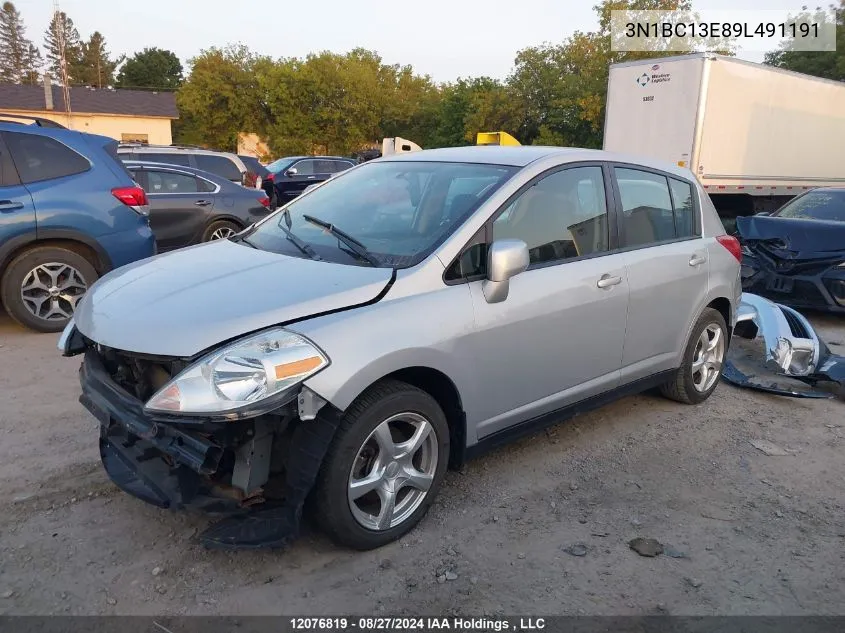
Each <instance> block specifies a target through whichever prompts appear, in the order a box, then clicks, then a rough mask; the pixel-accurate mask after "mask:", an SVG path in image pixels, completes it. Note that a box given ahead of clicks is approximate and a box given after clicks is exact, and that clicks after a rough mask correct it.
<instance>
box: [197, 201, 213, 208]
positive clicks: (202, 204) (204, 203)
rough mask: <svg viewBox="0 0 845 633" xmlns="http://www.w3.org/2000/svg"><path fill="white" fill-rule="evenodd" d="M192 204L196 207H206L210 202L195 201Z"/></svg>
mask: <svg viewBox="0 0 845 633" xmlns="http://www.w3.org/2000/svg"><path fill="white" fill-rule="evenodd" d="M194 204H195V205H197V206H198V207H207V206H208V205H210V204H211V200H197V201H196V202H194Z"/></svg>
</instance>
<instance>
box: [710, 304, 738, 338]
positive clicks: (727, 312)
mask: <svg viewBox="0 0 845 633" xmlns="http://www.w3.org/2000/svg"><path fill="white" fill-rule="evenodd" d="M707 307H708V308H713V309H714V310H718V311H719V314H721V315H722V318H724V319H725V325H727V326H728V337H729V338H730V336H731V335H732V334H733V327H732V326H731V321H732V320H733V319H731V302H730V301H728V300H727V299H725V298H724V297H719V298H718V299H713V301H711V302H710V303H708V304H707Z"/></svg>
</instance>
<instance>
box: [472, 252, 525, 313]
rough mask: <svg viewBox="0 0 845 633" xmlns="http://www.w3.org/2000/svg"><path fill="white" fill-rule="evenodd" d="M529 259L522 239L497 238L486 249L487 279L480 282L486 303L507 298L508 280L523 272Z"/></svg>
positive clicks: (497, 301)
mask: <svg viewBox="0 0 845 633" xmlns="http://www.w3.org/2000/svg"><path fill="white" fill-rule="evenodd" d="M529 262H530V260H529V258H528V245H527V244H526V243H525V242H523V241H522V240H497V241H495V242H493V244H491V245H490V250H489V251H487V279H485V280H484V281H483V282H482V284H481V290H482V291H483V292H484V298H485V299H486V300H487V303H499V302H501V301H504V300H505V299H507V298H508V290H509V289H510V280H511V278H513V277H516V276H517V275H518V274H520V273H522V272H525V269H526V268H528V264H529Z"/></svg>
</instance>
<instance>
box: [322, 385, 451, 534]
mask: <svg viewBox="0 0 845 633" xmlns="http://www.w3.org/2000/svg"><path fill="white" fill-rule="evenodd" d="M305 424H308V423H307V422H305ZM385 429H386V430H387V431H388V432H387V433H386V434H385V433H384V431H385ZM414 438H417V443H416V444H414V445H412V446H416V448H410V447H409V446H408V444H407V443H408V442H410V440H411V439H414ZM448 460H449V425H448V423H447V421H446V416H445V415H444V414H443V411H442V409H441V408H440V406H439V405H438V404H437V401H436V400H435V399H434V398H432V397H431V396H430V395H429V394H428V393H426V392H425V391H422V390H421V389H417V388H416V387H413V386H411V385H409V384H406V383H403V382H399V381H397V380H386V381H384V382H381V383H378V384H376V385H375V386H373V387H371V388H370V389H369V390H368V391H367V392H365V393H364V394H363V395H362V396H360V397H359V398H358V400H356V401H355V402H354V403H353V404H352V405H351V406H350V407H349V408H348V409H347V410H346V412H345V413H344V414H343V418H342V420H341V422H340V426H339V427H338V429H337V432H336V434H335V437H334V439H333V440H332V444H331V446H330V447H329V450H328V452H327V453H326V457H325V459H324V460H323V465H322V466H321V468H320V473H319V475H318V477H317V483H316V485H315V488H314V494H313V497H312V504H311V508H312V510H313V512H314V514H315V515H316V517H315V518H316V520H317V524H318V525H319V526H320V527H321V528H322V529H323V530H324V531H325V532H326V533H327V534H328V535H329V537H331V539H332V540H333V541H335V542H336V543H338V544H341V545H344V546H347V547H351V548H353V549H357V550H369V549H374V548H376V547H381V546H382V545H386V544H388V543H390V542H392V541H395V540H396V539H398V538H399V537H401V536H402V535H403V534H405V533H407V532H408V531H409V530H411V529H412V528H413V527H414V526H415V525H417V523H419V522H420V520H421V519H422V518H423V517H424V516H425V514H426V512H427V511H428V508H429V506H430V505H431V503H432V501H433V500H434V498H435V496H436V495H437V492H438V491H439V489H440V486H441V484H442V483H443V477H444V476H445V474H446V469H447V465H448ZM409 475H411V476H412V477H409ZM368 479H373V480H374V481H375V482H376V483H377V485H376V484H374V485H372V486H367V488H366V490H368V492H362V490H363V489H362V488H361V486H362V485H366V480H368ZM356 495H358V496H356ZM390 499H392V502H391V501H390ZM385 508H387V509H388V510H387V511H385ZM370 511H372V512H370Z"/></svg>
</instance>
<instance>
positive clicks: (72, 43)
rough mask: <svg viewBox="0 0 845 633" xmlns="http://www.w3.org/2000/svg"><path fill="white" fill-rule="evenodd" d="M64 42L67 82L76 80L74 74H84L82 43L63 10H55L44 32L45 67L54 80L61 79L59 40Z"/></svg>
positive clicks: (71, 21)
mask: <svg viewBox="0 0 845 633" xmlns="http://www.w3.org/2000/svg"><path fill="white" fill-rule="evenodd" d="M62 41H63V42H64V48H65V63H66V64H67V74H68V83H69V84H70V83H74V82H75V81H76V75H80V74H84V70H82V68H81V66H82V43H81V42H80V40H79V32H78V31H77V30H76V27H75V26H74V25H73V20H71V19H70V18H69V17H68V16H67V14H66V13H65V12H64V11H56V12H55V13H54V14H53V19H52V20H50V26H49V27H48V28H47V32H46V33H45V34H44V50H45V51H46V52H47V69H48V70H49V71H50V72H51V73H52V75H53V79H54V80H55V81H59V82H61V80H62V64H61V59H62V55H61V42H62Z"/></svg>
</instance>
